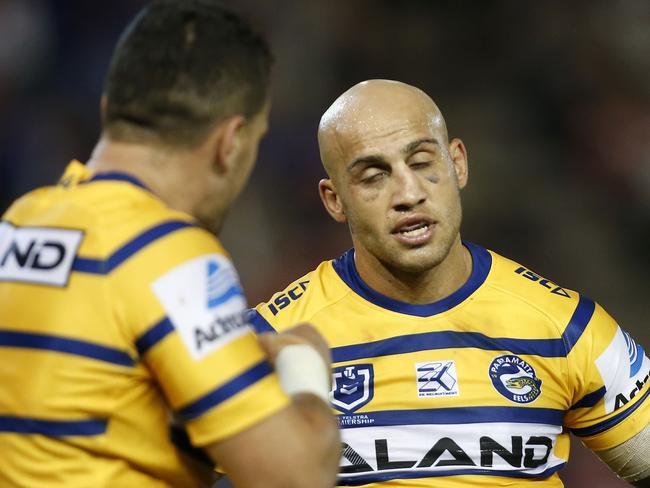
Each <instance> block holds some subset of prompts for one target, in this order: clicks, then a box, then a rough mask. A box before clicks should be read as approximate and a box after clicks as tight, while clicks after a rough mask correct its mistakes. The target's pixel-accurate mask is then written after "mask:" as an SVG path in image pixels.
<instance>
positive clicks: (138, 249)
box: [0, 162, 289, 488]
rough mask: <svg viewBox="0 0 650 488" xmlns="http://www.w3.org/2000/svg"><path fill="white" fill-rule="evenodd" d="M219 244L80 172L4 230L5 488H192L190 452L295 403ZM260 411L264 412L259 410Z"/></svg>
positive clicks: (136, 187)
mask: <svg viewBox="0 0 650 488" xmlns="http://www.w3.org/2000/svg"><path fill="white" fill-rule="evenodd" d="M246 309H247V305H246V300H245V298H244V295H243V292H242V289H241V287H240V284H239V279H238V277H237V273H236V271H235V269H234V267H233V265H232V264H231V261H230V259H229V258H228V256H227V255H226V253H225V251H224V249H223V248H222V247H221V245H220V244H219V242H218V241H217V240H216V239H215V238H214V237H213V236H212V235H211V234H209V233H208V232H206V231H205V230H203V229H201V228H200V227H198V226H197V225H196V224H195V223H194V221H193V220H192V219H191V218H190V217H189V216H188V215H185V214H183V213H180V212H176V211H173V210H171V209H169V208H168V207H166V206H165V205H164V204H163V203H162V201H160V200H159V199H158V198H156V197H155V196H154V195H153V194H152V193H150V192H149V191H148V190H147V189H145V188H144V187H143V186H142V185H141V184H140V183H139V182H138V181H137V180H135V179H133V178H132V177H130V176H128V175H125V174H97V175H92V174H91V173H90V172H89V171H88V170H87V169H86V168H85V167H84V166H83V165H81V164H80V163H77V162H73V163H71V164H70V166H69V167H68V168H67V170H66V172H65V174H64V176H63V178H62V180H61V182H60V184H59V185H58V186H55V187H48V188H43V189H39V190H36V191H34V192H32V193H30V194H28V195H26V196H24V197H23V198H21V199H19V200H18V201H17V202H16V203H14V205H13V206H12V207H11V208H10V209H9V211H8V212H7V213H6V215H4V217H3V219H2V222H1V223H0V358H1V359H0V453H1V454H0V486H2V487H3V488H4V487H26V488H35V487H39V488H40V487H48V486H57V487H58V486H66V487H100V486H102V487H104V486H106V487H107V486H111V487H140V488H146V487H152V488H153V487H168V486H174V487H178V486H183V487H186V486H187V487H191V486H196V484H197V481H196V480H197V477H196V474H197V473H196V472H195V471H193V469H192V468H191V467H190V464H191V463H190V462H188V460H187V458H186V456H185V455H184V454H183V452H182V450H181V449H180V448H178V447H177V446H176V444H175V443H174V442H173V440H172V438H173V437H175V436H173V435H172V434H171V431H170V425H171V423H172V421H173V423H178V422H179V421H180V422H182V423H183V424H184V427H185V429H186V431H187V434H188V435H189V437H190V439H191V441H192V444H194V446H198V447H201V446H206V445H208V444H211V443H213V442H217V441H219V440H222V439H224V438H227V437H228V436H231V435H233V434H237V433H238V432H240V431H242V430H244V429H247V428H248V427H250V426H251V425H252V424H254V423H255V422H259V421H260V420H262V419H264V418H266V417H268V416H269V415H271V414H273V413H275V412H277V411H278V410H280V409H281V408H283V407H284V406H286V405H287V404H288V402H289V399H288V398H287V396H286V395H285V394H284V393H283V392H282V390H281V388H280V386H279V382H278V380H277V377H276V375H275V373H273V371H272V369H271V367H270V366H269V364H268V363H267V362H266V360H265V355H264V353H263V351H262V349H261V348H260V346H259V344H258V342H257V338H256V335H255V333H254V331H253V330H252V328H251V327H250V325H249V324H248V322H247V321H246V320H245V312H246ZM262 399H263V401H262Z"/></svg>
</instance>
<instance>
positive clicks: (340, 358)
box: [332, 330, 565, 363]
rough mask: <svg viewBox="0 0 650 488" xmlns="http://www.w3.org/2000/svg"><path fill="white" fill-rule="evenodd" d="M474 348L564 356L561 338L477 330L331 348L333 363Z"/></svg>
mask: <svg viewBox="0 0 650 488" xmlns="http://www.w3.org/2000/svg"><path fill="white" fill-rule="evenodd" d="M468 347H474V348H477V349H483V350H485V351H510V352H512V353H513V354H531V355H536V356H543V357H563V356H564V352H565V349H564V344H563V342H562V340H561V339H511V338H507V337H488V336H486V335H484V334H481V333H479V332H456V331H450V330H449V331H436V332H424V333H421V334H410V335H403V336H399V337H391V338H389V339H382V340H379V341H374V342H367V343H365V344H352V345H349V346H339V347H334V348H332V360H333V362H335V363H340V362H344V361H353V360H356V359H362V358H374V357H380V356H390V355H393V354H405V353H409V352H416V351H429V350H436V349H451V348H455V349H458V348H468Z"/></svg>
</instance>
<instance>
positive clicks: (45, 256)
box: [0, 222, 83, 286]
mask: <svg viewBox="0 0 650 488" xmlns="http://www.w3.org/2000/svg"><path fill="white" fill-rule="evenodd" d="M82 238H83V233H82V232H81V231H79V230H70V229H51V228H43V227H14V226H13V225H11V224H9V223H8V222H1V223H0V281H20V282H26V283H39V284H44V285H53V286H65V285H66V283H67V282H68V276H69V275H70V268H71V267H72V262H73V261H74V257H75V254H76V252H77V248H78V247H79V244H80V243H81V239H82Z"/></svg>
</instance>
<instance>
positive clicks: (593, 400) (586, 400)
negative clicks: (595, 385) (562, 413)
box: [569, 386, 607, 410]
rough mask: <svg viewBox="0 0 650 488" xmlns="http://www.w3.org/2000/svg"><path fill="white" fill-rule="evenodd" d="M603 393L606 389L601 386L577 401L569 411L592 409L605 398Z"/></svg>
mask: <svg viewBox="0 0 650 488" xmlns="http://www.w3.org/2000/svg"><path fill="white" fill-rule="evenodd" d="M605 393H607V388H605V387H604V386H601V387H600V388H599V389H597V390H596V391H592V392H591V393H587V394H586V395H585V396H583V397H582V398H581V399H580V400H578V401H577V402H576V403H575V404H574V405H573V406H572V407H571V408H570V409H569V410H575V409H576V408H587V407H593V406H594V405H596V404H597V403H598V402H599V401H600V399H601V398H603V397H604V396H605Z"/></svg>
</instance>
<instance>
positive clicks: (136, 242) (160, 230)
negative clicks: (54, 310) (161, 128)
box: [72, 220, 195, 274]
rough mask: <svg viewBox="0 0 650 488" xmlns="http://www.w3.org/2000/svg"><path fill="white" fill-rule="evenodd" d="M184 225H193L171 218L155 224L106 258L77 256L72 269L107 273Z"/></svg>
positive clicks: (92, 272) (192, 225)
mask: <svg viewBox="0 0 650 488" xmlns="http://www.w3.org/2000/svg"><path fill="white" fill-rule="evenodd" d="M186 227H195V225H194V224H192V223H190V222H185V221H182V220H171V221H169V222H163V223H162V224H159V225H156V226H154V227H152V228H151V229H148V230H146V231H145V232H143V233H142V234H140V235H139V236H137V237H135V238H134V239H132V240H130V241H129V242H127V243H126V244H125V245H123V246H122V247H120V248H119V249H118V250H117V251H115V252H114V253H113V254H111V255H110V256H109V257H108V259H105V260H102V259H89V258H83V257H79V256H77V257H76V258H75V260H74V262H73V263H72V271H77V272H80V273H91V274H108V273H110V272H111V271H113V270H114V269H115V268H117V267H118V266H119V265H120V264H122V263H123V262H124V261H126V260H127V259H129V258H130V257H131V256H133V255H134V254H135V253H137V252H138V251H140V250H141V249H142V248H143V247H145V246H147V245H149V244H151V243H152V242H154V241H156V240H158V239H160V238H161V237H165V236H166V235H168V234H171V233H172V232H174V231H177V230H179V229H184V228H186Z"/></svg>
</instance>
